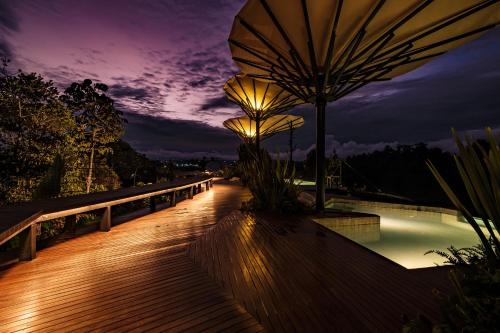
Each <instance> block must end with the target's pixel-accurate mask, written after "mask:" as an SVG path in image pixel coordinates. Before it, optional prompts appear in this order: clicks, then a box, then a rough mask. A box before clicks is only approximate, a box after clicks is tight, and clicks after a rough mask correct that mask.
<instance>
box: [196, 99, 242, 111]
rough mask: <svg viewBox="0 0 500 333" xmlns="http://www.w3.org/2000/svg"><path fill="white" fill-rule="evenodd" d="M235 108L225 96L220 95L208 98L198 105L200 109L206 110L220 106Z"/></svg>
mask: <svg viewBox="0 0 500 333" xmlns="http://www.w3.org/2000/svg"><path fill="white" fill-rule="evenodd" d="M231 107H233V108H235V106H234V104H233V103H231V102H229V100H228V99H227V97H226V96H220V97H215V98H210V99H207V100H206V101H205V103H203V104H202V105H201V107H200V111H207V110H212V109H215V110H217V109H220V108H231Z"/></svg>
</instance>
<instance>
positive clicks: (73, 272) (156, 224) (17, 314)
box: [0, 185, 262, 332]
mask: <svg viewBox="0 0 500 333" xmlns="http://www.w3.org/2000/svg"><path fill="white" fill-rule="evenodd" d="M247 197H248V194H247V192H245V191H243V190H242V189H241V188H240V187H237V186H229V185H217V186H216V187H214V191H212V190H210V191H208V192H203V193H201V194H198V195H197V196H196V197H195V199H193V200H186V201H182V202H180V203H178V205H177V206H176V207H172V208H169V209H167V210H163V211H159V212H157V213H153V214H150V215H147V216H144V217H141V218H138V219H135V220H133V221H130V222H127V223H124V224H120V225H118V226H115V227H114V228H113V229H111V231H110V232H107V233H102V232H95V233H91V234H87V235H84V236H81V237H79V238H75V239H72V240H69V241H66V242H63V243H60V244H57V245H55V246H52V247H49V248H46V249H44V250H41V251H40V252H39V257H38V258H37V259H36V260H34V261H31V262H24V263H20V264H17V265H16V266H14V267H12V268H10V269H8V270H5V271H0V332H16V331H40V332H55V331H60V332H74V331H81V332H86V331H102V332H110V331H119V332H124V331H158V332H164V331H173V332H180V331H224V330H226V331H231V332H234V331H247V332H258V331H261V330H262V327H261V325H260V324H258V322H257V321H256V320H255V319H254V318H253V317H252V316H251V315H249V314H248V312H247V311H246V310H245V309H244V308H243V307H242V306H241V305H239V304H238V303H237V302H236V301H235V300H234V299H232V298H231V297H230V295H228V294H227V293H226V292H225V291H224V290H223V289H222V288H220V286H218V284H217V283H215V282H214V281H213V280H212V279H211V278H210V277H209V276H208V275H207V274H206V273H205V272H203V271H202V270H201V269H200V268H199V267H198V266H197V265H195V264H194V262H193V261H192V260H191V259H190V258H189V257H188V256H187V254H186V248H187V245H188V244H189V242H191V241H193V240H194V239H195V238H196V237H197V236H199V235H200V234H202V233H204V232H205V231H206V230H207V228H209V227H210V225H212V224H213V223H215V222H216V221H217V220H220V219H221V218H222V217H223V216H225V215H227V214H228V213H229V212H230V211H232V210H234V209H237V208H239V207H240V204H241V200H242V199H244V198H247Z"/></svg>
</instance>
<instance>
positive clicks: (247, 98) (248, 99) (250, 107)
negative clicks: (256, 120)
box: [236, 77, 253, 110]
mask: <svg viewBox="0 0 500 333" xmlns="http://www.w3.org/2000/svg"><path fill="white" fill-rule="evenodd" d="M236 82H238V85H239V86H240V88H241V91H243V94H245V97H246V101H247V103H248V107H249V109H250V110H252V109H253V108H252V103H251V102H250V98H249V97H248V94H247V92H246V91H245V88H243V85H242V84H241V82H240V80H239V79H238V77H236Z"/></svg>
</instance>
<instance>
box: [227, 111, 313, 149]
mask: <svg viewBox="0 0 500 333" xmlns="http://www.w3.org/2000/svg"><path fill="white" fill-rule="evenodd" d="M303 124H304V118H303V117H301V116H292V115H275V116H270V117H268V118H266V119H265V120H262V121H261V123H260V137H261V138H262V139H265V138H269V137H271V136H272V135H274V134H276V133H279V132H283V131H286V130H290V129H294V128H298V127H300V126H302V125H303ZM223 125H224V127H226V128H227V129H230V130H231V131H233V132H234V133H235V134H236V135H238V136H239V137H240V138H241V139H242V140H243V141H245V142H254V141H255V139H256V137H257V126H256V123H255V120H252V119H251V118H249V117H247V116H243V117H237V118H231V119H228V120H226V121H224V123H223Z"/></svg>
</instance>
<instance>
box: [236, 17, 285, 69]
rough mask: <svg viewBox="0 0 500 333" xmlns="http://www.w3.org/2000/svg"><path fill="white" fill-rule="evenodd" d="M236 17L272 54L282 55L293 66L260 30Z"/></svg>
mask: <svg viewBox="0 0 500 333" xmlns="http://www.w3.org/2000/svg"><path fill="white" fill-rule="evenodd" d="M237 17H238V19H239V20H240V22H241V24H242V25H243V27H245V28H246V29H247V30H248V31H249V32H250V33H251V34H253V35H254V36H255V37H257V38H258V39H259V40H260V41H261V42H262V43H263V44H264V45H266V46H267V47H268V48H269V49H270V50H271V51H272V52H273V53H274V54H276V55H277V56H278V57H282V58H284V59H285V61H286V62H287V63H288V64H289V65H290V66H291V67H293V64H292V63H290V61H288V59H286V58H285V57H284V56H283V55H282V54H281V53H280V52H279V51H278V50H277V49H276V48H275V47H274V46H273V45H272V44H271V43H269V42H268V41H267V40H266V39H265V38H264V37H263V36H262V35H261V33H260V32H258V31H257V30H256V29H255V28H254V27H252V26H251V25H250V24H249V23H248V22H247V21H245V20H244V19H242V18H241V17H239V16H237Z"/></svg>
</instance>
